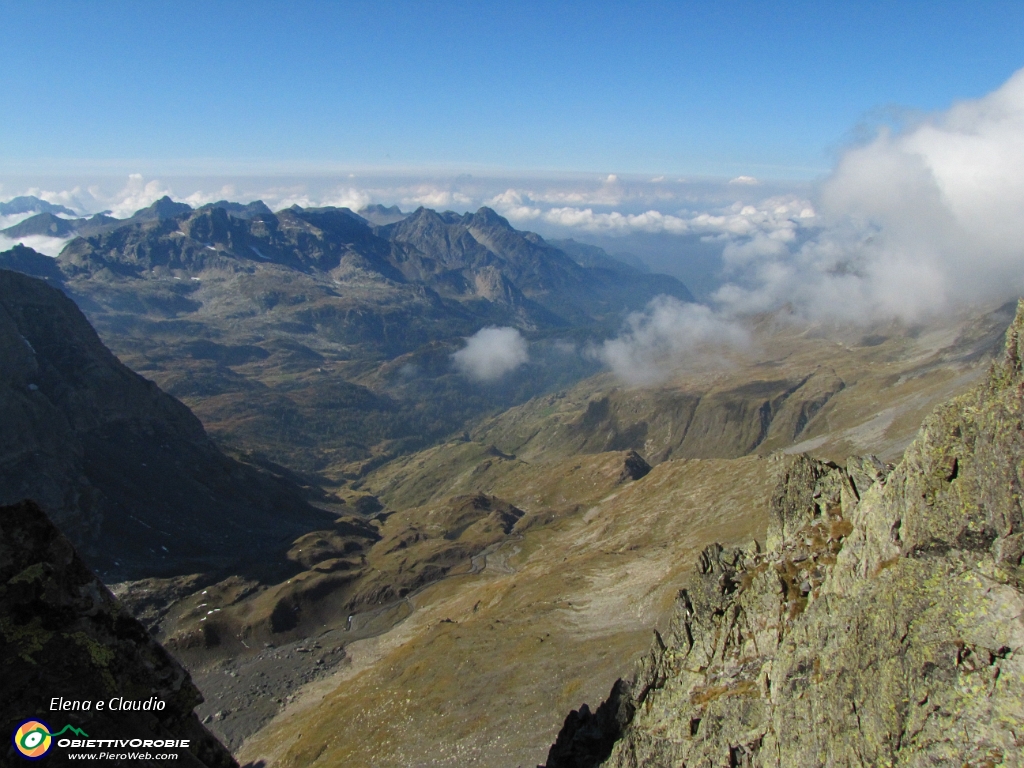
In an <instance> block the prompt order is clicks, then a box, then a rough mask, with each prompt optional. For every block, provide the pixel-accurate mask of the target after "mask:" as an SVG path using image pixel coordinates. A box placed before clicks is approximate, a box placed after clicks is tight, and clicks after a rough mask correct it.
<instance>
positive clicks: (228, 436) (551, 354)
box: [0, 198, 691, 481]
mask: <svg viewBox="0 0 1024 768" xmlns="http://www.w3.org/2000/svg"><path fill="white" fill-rule="evenodd" d="M367 213H371V212H370V211H368V212H367ZM398 213H400V212H398ZM390 214H395V212H394V211H392V212H390ZM390 214H389V215H390ZM395 215H397V214H395ZM46 216H49V214H45V213H44V214H40V215H39V216H37V217H36V218H35V219H28V220H26V221H25V222H22V223H21V224H19V225H17V226H18V227H23V228H26V231H29V229H30V226H29V225H31V224H32V223H33V222H34V221H38V222H39V224H40V225H44V224H45V227H44V229H45V228H46V227H49V226H50V224H51V223H52V222H49V220H48V219H47V220H45V221H44V219H43V218H40V217H46ZM61 221H63V220H61ZM19 231H20V230H19ZM0 267H7V268H11V269H16V270H21V271H24V272H26V273H28V274H33V275H36V276H40V277H44V278H45V279H47V280H49V281H51V283H53V284H54V285H58V286H59V287H61V289H62V290H64V291H65V292H66V293H67V294H68V295H69V296H71V297H72V298H73V299H74V300H75V301H76V302H77V303H78V304H79V306H81V307H82V309H83V311H84V312H85V313H86V314H87V316H88V317H89V319H90V321H91V322H92V324H93V325H94V326H95V327H96V328H97V330H99V332H100V334H101V335H102V336H103V338H104V340H105V342H106V343H107V344H108V345H109V346H110V347H111V348H112V349H113V350H114V352H115V353H116V354H118V355H119V356H120V357H121V358H122V359H123V360H125V361H126V362H127V363H128V364H129V365H130V366H131V367H132V368H133V369H135V370H137V371H139V372H141V373H143V374H144V375H146V376H149V377H150V378H152V379H154V380H155V381H157V382H158V383H159V384H160V385H161V386H163V387H164V388H165V389H167V390H168V391H169V392H170V393H171V394H174V395H176V396H177V397H179V398H182V399H183V400H184V401H185V402H186V403H187V404H188V405H190V406H191V407H193V408H195V409H197V412H198V413H199V415H200V417H201V418H202V419H203V421H204V423H205V424H206V425H207V428H208V429H209V430H210V431H211V433H212V434H213V435H214V436H215V437H216V438H218V439H221V440H223V441H226V442H229V443H232V444H235V445H245V446H247V449H248V450H250V451H256V452H259V453H260V454H262V455H264V456H265V457H266V458H268V459H269V460H272V461H275V462H278V463H282V464H286V465H288V466H290V467H292V468H294V469H298V470H300V471H303V472H313V473H318V474H319V475H321V476H322V478H326V479H327V481H332V480H333V481H337V480H340V479H342V478H344V477H352V476H358V475H359V474H360V473H361V472H362V471H364V469H363V468H364V467H365V466H367V462H370V463H371V464H373V463H379V462H380V461H383V460H386V459H387V457H390V456H394V455H397V454H399V453H402V452H407V451H408V450H410V449H413V448H416V447H420V446H423V445H426V444H429V443H430V442H432V441H434V440H437V439H440V438H442V437H444V436H446V435H449V434H452V433H453V432H457V431H458V430H460V429H462V428H463V427H464V425H465V424H466V422H467V420H468V419H472V418H475V417H476V416H478V415H480V414H482V413H486V412H488V411H491V410H496V409H502V408H505V407H508V405H510V404H514V403H516V402H522V401H524V400H526V399H528V398H529V397H531V396H533V395H536V394H538V393H540V392H544V391H549V390H551V389H554V388H557V387H559V386H564V385H566V384H568V383H571V382H573V381H576V380H578V379H579V378H581V377H582V376H585V375H588V374H590V373H593V372H594V371H596V370H597V368H598V365H597V363H596V361H594V360H593V359H591V358H588V357H586V356H585V355H581V354H579V352H578V351H574V350H573V348H574V347H575V348H576V349H577V350H579V349H582V348H583V347H585V345H586V344H587V343H588V342H589V341H591V340H599V339H601V338H603V337H605V336H607V335H609V334H611V333H614V332H615V331H616V330H617V329H618V327H619V325H620V323H621V322H622V319H623V318H624V317H625V315H626V314H628V313H629V312H630V311H635V310H639V309H642V308H643V307H644V306H645V305H646V303H647V302H648V301H649V300H650V299H652V298H653V297H655V296H656V295H660V294H665V293H669V294H671V295H674V296H676V297H677V298H680V299H683V300H686V299H689V298H691V297H690V294H689V292H688V291H687V290H686V288H685V286H683V285H682V284H681V283H679V282H678V281H676V280H675V279H673V278H670V277H667V276H659V275H652V274H647V273H644V272H642V271H640V270H638V269H634V268H632V267H630V266H629V265H626V264H624V263H622V262H616V261H615V260H613V259H611V257H607V256H606V257H605V258H604V260H603V261H601V263H600V264H596V265H593V266H583V265H581V264H580V263H578V262H577V261H575V260H573V258H571V257H570V256H569V255H567V254H566V253H565V252H563V251H562V250H559V249H558V248H555V247H553V246H551V245H550V244H548V243H547V242H545V241H544V240H543V239H542V238H540V237H539V236H537V235H535V234H532V233H528V232H519V231H518V230H515V229H514V228H512V227H511V226H510V225H509V223H508V222H507V221H506V220H505V219H503V218H501V217H500V216H498V215H497V214H496V213H494V212H493V211H491V210H489V209H486V208H485V209H481V210H480V211H478V212H476V213H474V214H461V215H460V214H454V213H450V212H448V213H437V212H435V211H431V210H428V209H419V210H417V211H415V212H413V213H411V214H408V215H402V216H401V217H400V218H399V219H398V220H396V221H394V222H393V223H390V224H387V225H384V226H373V225H371V224H370V223H368V221H367V220H366V219H365V218H363V217H362V216H360V215H358V214H356V213H353V212H352V211H350V210H348V209H341V208H325V209H302V208H298V207H295V206H293V207H292V208H289V209H286V210H283V211H278V212H277V213H276V214H275V213H272V212H270V211H269V209H267V207H266V206H265V205H263V204H262V203H259V202H256V203H251V204H248V205H241V204H238V203H229V202H220V203H214V204H211V205H207V206H203V207H202V208H200V209H197V210H192V209H191V208H189V207H188V206H187V205H184V204H182V203H175V202H173V201H171V200H169V199H167V198H164V199H162V200H158V201H157V202H155V203H154V204H153V205H151V206H150V207H149V208H146V209H143V210H140V211H138V212H136V214H134V215H133V216H132V217H131V218H129V219H125V220H120V221H117V223H116V224H111V223H109V222H105V221H104V222H100V223H99V224H98V225H97V227H96V229H95V230H94V231H91V234H88V236H85V235H84V234H82V235H81V236H79V237H76V238H75V239H73V240H71V241H70V242H69V243H68V244H67V246H66V247H65V248H64V250H63V251H62V252H61V254H60V255H59V256H58V257H57V259H56V260H53V259H50V258H49V257H44V256H35V257H34V256H32V255H31V254H29V253H28V251H26V250H25V249H24V248H22V249H16V250H14V251H9V252H8V253H6V254H0ZM487 326H510V327H513V328H516V329H518V330H519V332H520V333H522V334H524V336H525V338H526V339H527V340H528V342H529V343H530V360H529V361H528V362H527V363H526V364H525V365H523V366H521V367H520V368H519V369H518V370H516V371H513V372H511V373H510V374H509V375H507V376H506V377H504V378H503V379H502V380H500V381H497V382H493V383H483V384H481V383H480V382H477V381H472V380H469V379H467V377H466V376H464V375H462V374H461V373H460V372H459V370H458V369H457V368H456V367H455V366H454V364H453V360H452V355H453V354H454V353H455V352H457V351H458V350H459V349H460V348H461V347H462V346H463V344H464V341H463V339H464V338H466V337H468V336H471V335H472V334H474V333H475V332H477V331H479V330H480V329H481V328H483V327H487ZM567 350H568V351H567ZM299 423H302V424H303V425H304V428H303V429H304V431H305V432H306V434H305V435H304V434H300V433H299V432H298V431H297V430H296V428H295V426H296V425H297V424H299ZM310 433H312V435H313V436H314V437H313V439H310V438H309V434H310ZM328 444H330V446H331V447H330V448H327V445H328ZM325 473H326V474H325Z"/></svg>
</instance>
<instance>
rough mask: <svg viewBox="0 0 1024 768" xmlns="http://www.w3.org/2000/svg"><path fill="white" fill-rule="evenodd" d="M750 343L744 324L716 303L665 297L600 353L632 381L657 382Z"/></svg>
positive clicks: (636, 316) (634, 319) (629, 322)
mask: <svg viewBox="0 0 1024 768" xmlns="http://www.w3.org/2000/svg"><path fill="white" fill-rule="evenodd" d="M748 344H749V338H748V336H747V333H746V331H744V330H743V328H742V327H741V326H740V325H739V324H738V323H736V322H733V321H732V320H730V319H728V318H726V317H724V316H722V315H721V314H719V313H716V312H715V311H714V310H712V309H711V308H710V307H707V306H704V305H703V304H693V303H686V302H682V301H679V300H678V299H675V298H672V297H669V296H659V297H657V298H655V299H654V300H653V301H651V302H650V304H648V305H647V308H646V310H644V311H643V312H634V313H633V314H631V315H630V316H629V317H628V318H627V320H626V324H625V328H624V329H623V332H622V333H621V334H620V335H619V336H618V337H616V338H614V339H609V340H607V341H605V342H604V343H603V344H602V345H601V346H600V347H598V348H597V349H596V350H595V354H596V356H597V357H598V358H599V359H600V360H602V361H603V362H604V363H605V364H607V365H608V366H609V367H610V368H611V369H612V371H613V372H614V373H615V374H616V375H617V376H618V377H619V378H621V379H622V380H623V381H625V382H627V383H628V384H633V385H651V384H657V383H659V382H661V381H664V380H665V379H667V378H669V377H670V376H672V375H673V374H674V373H676V372H678V371H680V370H683V369H687V368H694V367H701V368H704V367H707V366H708V365H709V364H716V363H719V362H721V361H722V360H723V359H724V358H723V355H724V353H725V352H727V351H729V350H734V349H742V348H745V347H746V346H747V345H748Z"/></svg>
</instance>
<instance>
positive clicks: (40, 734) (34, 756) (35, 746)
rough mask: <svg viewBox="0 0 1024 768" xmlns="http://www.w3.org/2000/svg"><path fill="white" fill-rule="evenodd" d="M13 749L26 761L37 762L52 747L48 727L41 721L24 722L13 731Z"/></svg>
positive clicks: (51, 737)
mask: <svg viewBox="0 0 1024 768" xmlns="http://www.w3.org/2000/svg"><path fill="white" fill-rule="evenodd" d="M12 741H13V742H14V748H15V749H16V750H18V754H20V755H21V756H22V757H24V758H25V759H27V760H38V759H39V758H41V757H43V756H44V755H45V754H46V753H47V752H49V751H50V747H52V746H53V734H51V733H50V726H49V725H47V724H46V723H44V722H43V721H42V720H26V721H25V722H23V723H22V724H21V725H19V726H18V727H17V728H15V729H14V736H13V737H12Z"/></svg>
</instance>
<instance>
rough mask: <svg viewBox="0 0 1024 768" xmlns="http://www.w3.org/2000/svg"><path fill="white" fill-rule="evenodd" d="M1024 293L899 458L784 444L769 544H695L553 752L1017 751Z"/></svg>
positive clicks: (831, 757)
mask: <svg viewBox="0 0 1024 768" xmlns="http://www.w3.org/2000/svg"><path fill="white" fill-rule="evenodd" d="M1022 360H1024V303H1022V304H1021V305H1020V307H1019V308H1018V313H1017V317H1016V319H1015V320H1014V322H1013V324H1012V325H1011V326H1010V328H1009V330H1008V331H1007V338H1006V351H1005V354H1004V356H1003V358H1002V359H1001V360H1000V361H999V362H997V363H996V364H994V365H993V367H992V370H991V373H990V375H989V377H988V379H987V381H985V382H984V383H983V384H981V385H979V386H978V387H976V388H975V389H973V390H972V391H970V392H969V393H967V394H965V395H963V396H961V397H959V398H956V399H954V400H953V401H951V402H949V403H947V404H945V405H943V406H941V407H940V408H938V409H937V410H936V411H935V412H934V414H933V415H932V416H931V417H930V418H929V419H928V420H927V421H926V422H925V424H924V426H923V427H922V429H921V432H920V433H919V435H918V437H917V439H916V441H915V442H914V443H913V444H912V445H911V446H910V447H909V448H908V449H907V451H906V453H905V455H904V458H903V460H902V461H901V462H900V463H899V464H898V465H897V466H895V467H885V466H883V465H881V463H880V462H878V461H877V460H874V459H871V458H854V459H850V460H849V461H848V462H847V464H846V466H845V467H841V466H837V465H835V464H832V463H823V462H819V461H815V460H813V459H810V458H808V457H805V456H801V457H793V458H786V459H780V460H779V467H778V469H779V472H780V481H779V485H778V487H777V490H776V492H775V494H774V497H773V499H772V502H771V515H772V525H771V528H770V531H769V535H768V539H767V543H766V547H765V551H764V552H760V551H759V548H758V547H757V546H756V545H752V546H751V547H749V548H747V549H733V550H723V549H722V548H721V547H718V546H713V547H710V548H708V549H707V550H705V552H704V553H703V554H702V556H701V558H700V561H699V563H698V566H697V569H696V573H695V575H694V577H693V580H692V585H691V586H690V587H689V588H688V589H686V590H684V591H683V592H681V593H680V596H679V599H678V600H677V603H676V607H675V615H674V617H673V620H672V623H671V626H670V628H669V630H668V632H667V633H666V634H665V635H664V636H662V635H660V634H659V635H656V637H655V642H654V645H653V647H652V649H651V651H650V653H649V654H648V655H647V657H646V658H645V659H644V660H643V661H642V662H641V663H640V664H639V666H638V669H637V670H636V674H635V677H634V679H633V680H632V682H631V683H622V682H620V683H617V684H616V687H615V688H614V689H613V691H612V696H611V697H610V698H609V700H608V701H607V702H606V703H605V704H604V705H602V707H601V708H599V709H598V710H597V712H596V713H591V712H590V710H589V709H582V710H580V711H578V712H573V713H572V714H571V715H570V716H569V717H568V718H567V719H566V723H565V726H564V727H563V729H562V732H561V733H560V734H559V737H558V741H557V743H556V744H555V745H554V746H553V747H552V749H551V752H550V754H549V758H548V762H547V766H548V768H555V766H592V765H599V764H600V765H609V766H623V767H625V766H631V767H632V766H670V765H671V766H680V765H685V766H719V765H721V766H780V767H781V766H796V765H799V766H815V765H821V766H824V765H830V766H831V765H834V766H877V765H906V766H925V765H929V766H930V765H971V766H982V765H987V766H997V765H1003V766H1019V765H1024V758H1022V755H1024V729H1022V723H1024V568H1022V566H1021V560H1022V555H1024V513H1022V507H1021V485H1022V482H1024V431H1022V427H1021V423H1022V418H1024V373H1022Z"/></svg>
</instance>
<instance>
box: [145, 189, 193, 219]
mask: <svg viewBox="0 0 1024 768" xmlns="http://www.w3.org/2000/svg"><path fill="white" fill-rule="evenodd" d="M189 213H192V206H191V205H188V204H186V203H176V202H174V201H173V200H171V198H170V197H168V196H167V195H164V196H163V197H161V198H160V199H159V200H157V201H156V202H155V203H153V204H152V205H150V206H148V207H146V208H140V209H139V210H137V211H136V212H135V213H133V214H132V216H131V218H132V220H133V221H154V220H163V219H176V218H178V217H179V216H184V215H186V214H189Z"/></svg>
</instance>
